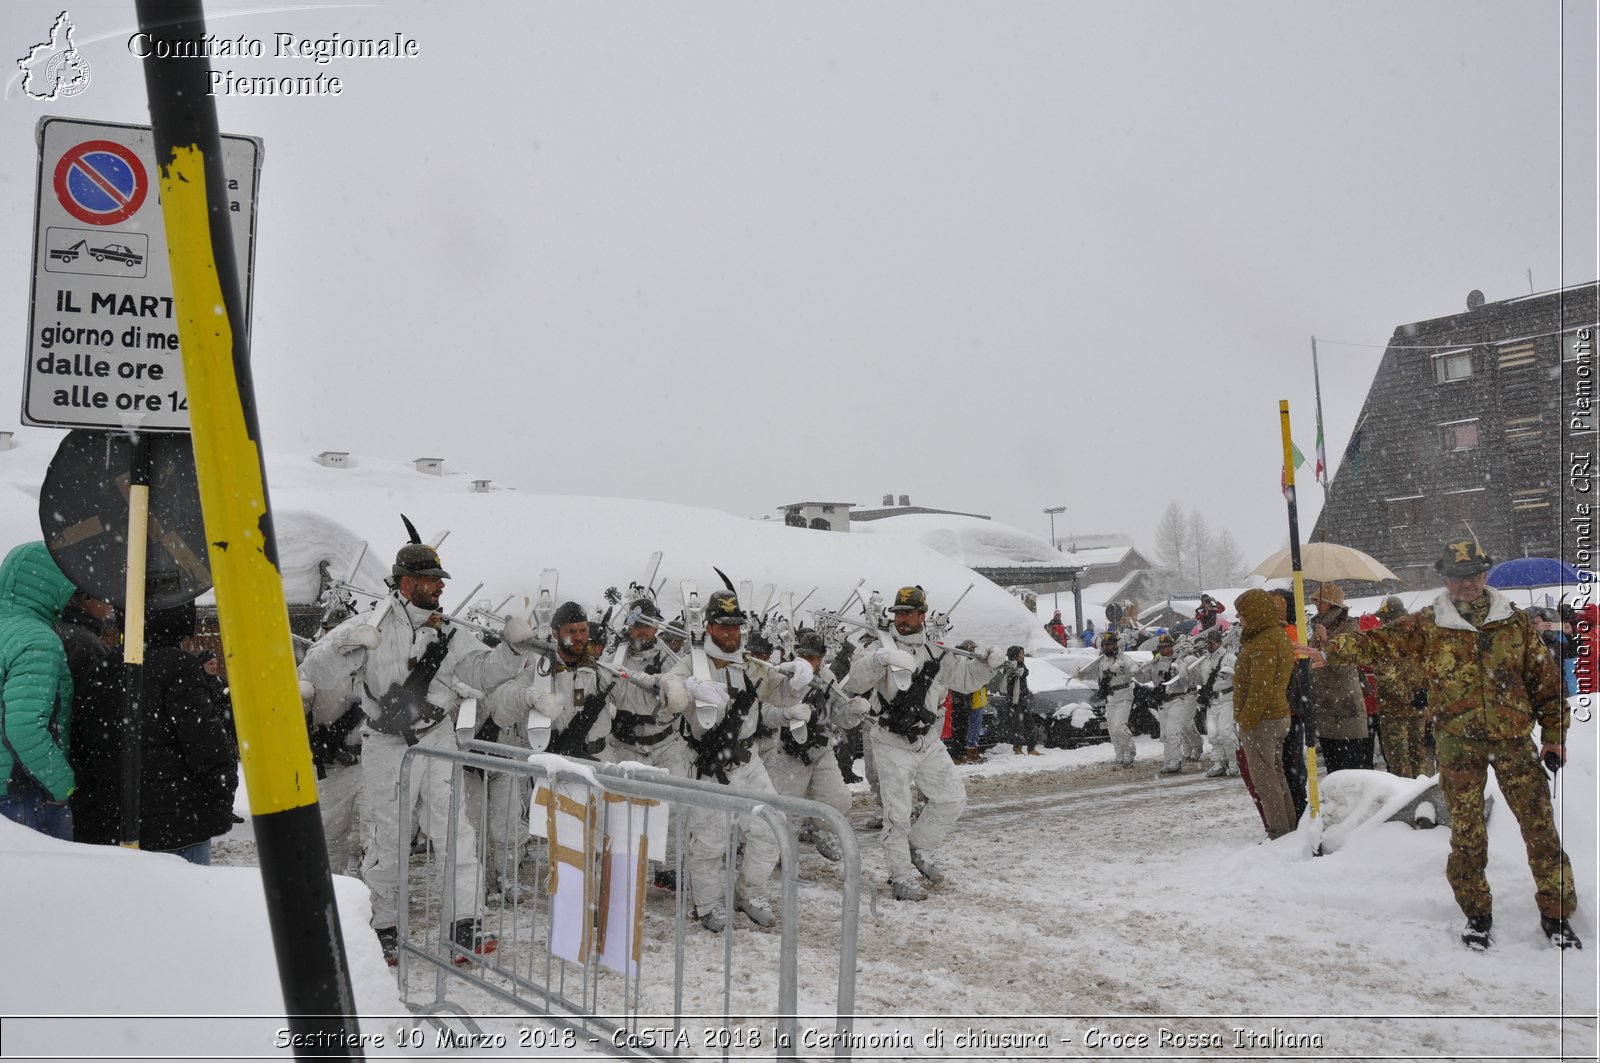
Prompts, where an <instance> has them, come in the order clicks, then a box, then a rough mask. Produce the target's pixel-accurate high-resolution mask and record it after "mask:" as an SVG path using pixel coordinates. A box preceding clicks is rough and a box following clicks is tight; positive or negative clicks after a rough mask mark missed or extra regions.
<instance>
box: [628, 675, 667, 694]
mask: <svg viewBox="0 0 1600 1063" xmlns="http://www.w3.org/2000/svg"><path fill="white" fill-rule="evenodd" d="M625 682H632V683H634V684H637V685H638V686H639V688H640V689H642V690H650V691H658V690H660V689H661V677H660V676H658V675H645V674H644V673H643V672H629V673H628V678H627V680H625Z"/></svg>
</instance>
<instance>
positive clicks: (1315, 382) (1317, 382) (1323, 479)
mask: <svg viewBox="0 0 1600 1063" xmlns="http://www.w3.org/2000/svg"><path fill="white" fill-rule="evenodd" d="M1311 384H1312V387H1313V388H1315V389H1316V396H1317V467H1316V468H1315V469H1314V470H1312V477H1313V478H1314V479H1315V480H1316V481H1317V482H1318V483H1320V484H1322V531H1321V533H1320V534H1321V536H1322V541H1323V542H1327V541H1328V448H1327V445H1326V444H1325V443H1324V442H1323V436H1322V374H1321V372H1319V371H1318V369H1317V338H1316V337H1315V336H1312V337H1311Z"/></svg>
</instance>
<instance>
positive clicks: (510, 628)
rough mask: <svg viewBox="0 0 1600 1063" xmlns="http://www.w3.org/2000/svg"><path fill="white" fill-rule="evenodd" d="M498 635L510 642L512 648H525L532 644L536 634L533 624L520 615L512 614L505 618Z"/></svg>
mask: <svg viewBox="0 0 1600 1063" xmlns="http://www.w3.org/2000/svg"><path fill="white" fill-rule="evenodd" d="M500 637H501V638H502V639H504V640H505V641H506V642H508V643H510V644H511V646H512V648H513V649H518V650H526V649H530V648H532V646H533V643H534V642H535V641H537V638H538V636H536V635H535V634H534V633H533V626H532V625H531V624H529V623H528V622H527V621H526V620H524V619H522V617H520V616H513V617H510V618H509V619H507V620H506V622H505V624H503V625H502V626H501V628H500Z"/></svg>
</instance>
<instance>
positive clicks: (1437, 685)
mask: <svg viewBox="0 0 1600 1063" xmlns="http://www.w3.org/2000/svg"><path fill="white" fill-rule="evenodd" d="M1434 567H1435V568H1436V569H1438V571H1439V572H1440V574H1442V575H1443V576H1444V585H1445V593H1443V594H1441V595H1439V597H1438V598H1436V599H1434V602H1433V604H1432V605H1430V606H1427V607H1426V608H1424V609H1422V610H1421V611H1419V612H1417V613H1414V614H1412V615H1411V616H1408V617H1404V618H1401V619H1399V620H1396V621H1395V622H1394V623H1392V624H1390V625H1388V626H1387V627H1382V628H1378V629H1376V630H1373V631H1365V632H1351V633H1346V634H1342V635H1337V636H1335V637H1334V638H1333V639H1331V640H1329V641H1328V643H1327V647H1326V649H1325V650H1323V651H1321V652H1319V651H1316V650H1313V651H1312V654H1311V658H1312V666H1313V667H1320V666H1321V665H1323V664H1326V663H1329V662H1332V663H1335V664H1367V665H1377V664H1379V663H1382V662H1384V661H1387V660H1390V659H1392V658H1394V657H1397V656H1410V657H1412V658H1414V659H1416V660H1417V661H1419V662H1420V665H1421V669H1422V676H1423V679H1424V681H1425V682H1426V685H1427V690H1428V710H1429V712H1430V713H1431V714H1432V715H1433V719H1434V731H1433V734H1434V746H1435V750H1436V753H1437V756H1438V760H1439V786H1440V789H1441V790H1443V791H1444V799H1445V803H1446V804H1447V805H1448V807H1449V809H1450V858H1449V861H1448V862H1447V863H1446V864H1445V877H1446V878H1447V879H1449V881H1450V887H1451V889H1452V890H1454V891H1455V896H1456V903H1457V904H1459V905H1460V906H1461V911H1462V913H1463V914H1465V915H1466V917H1467V925H1466V928H1465V929H1464V930H1463V931H1462V933H1461V940H1462V941H1463V942H1464V943H1465V944H1466V945H1467V946H1468V947H1469V948H1474V949H1486V948H1488V947H1489V942H1490V925H1491V909H1492V902H1491V898H1490V895H1489V880H1488V878H1487V877H1486V876H1485V874H1484V866H1485V864H1487V862H1488V857H1489V845H1488V838H1487V835H1486V833H1485V829H1484V804H1483V788H1484V785H1485V783H1486V782H1487V780H1488V771H1489V765H1491V764H1493V765H1494V772H1495V778H1496V779H1498V780H1499V783H1500V792H1501V793H1502V794H1503V795H1504V796H1505V800H1506V804H1507V805H1509V806H1510V807H1511V811H1512V813H1513V814H1514V815H1515V816H1516V817H1517V823H1518V824H1519V825H1520V826H1521V828H1522V837H1523V840H1524V842H1525V843H1526V845H1527V849H1528V866H1529V868H1530V869H1531V870H1532V872H1533V881H1534V894H1535V899H1536V901H1537V902H1538V906H1539V914H1540V917H1541V923H1542V925H1543V928H1544V932H1545V934H1546V936H1547V937H1549V939H1550V941H1551V943H1552V944H1554V945H1556V946H1557V947H1559V948H1573V947H1577V948H1581V947H1582V945H1581V943H1580V942H1579V941H1578V938H1577V936H1576V935H1575V934H1573V932H1572V926H1571V924H1570V923H1569V922H1568V919H1569V917H1570V916H1571V915H1572V913H1573V912H1574V911H1575V910H1576V909H1577V906H1578V897H1577V892H1576V891H1575V890H1574V888H1573V883H1572V864H1571V863H1570V862H1569V861H1568V859H1567V854H1566V853H1565V852H1564V851H1563V850H1562V848H1561V838H1560V836H1559V835H1558V834H1557V833H1556V824H1555V816H1554V814H1553V812H1552V809H1551V804H1550V793H1549V791H1548V790H1547V789H1546V779H1545V774H1544V772H1543V771H1542V770H1541V769H1540V759H1541V758H1547V757H1553V762H1554V763H1558V764H1564V763H1566V759H1567V750H1566V744H1565V743H1566V734H1567V723H1568V708H1567V703H1566V699H1565V698H1564V697H1563V696H1562V688H1561V672H1560V670H1559V669H1558V668H1557V667H1556V663H1555V660H1554V659H1553V658H1552V657H1551V656H1550V654H1549V653H1548V652H1546V651H1545V648H1544V646H1543V644H1542V643H1541V642H1540V641H1539V636H1538V634H1537V633H1535V631H1534V630H1533V624H1532V622H1531V621H1530V620H1529V619H1528V615H1527V614H1526V613H1523V612H1521V611H1519V610H1517V609H1515V608H1513V607H1512V605H1511V602H1510V601H1509V600H1508V599H1507V598H1506V597H1505V595H1503V594H1501V593H1500V592H1499V591H1496V590H1493V589H1492V588H1489V587H1488V586H1487V575H1488V571H1489V558H1488V557H1487V556H1486V555H1485V554H1484V552H1483V550H1482V549H1481V548H1480V547H1479V546H1478V545H1477V544H1476V543H1475V542H1473V541H1472V540H1470V539H1469V540H1463V541H1458V542H1452V543H1447V544H1446V545H1445V548H1444V552H1443V556H1441V557H1440V559H1439V561H1438V562H1436V563H1435V565H1434ZM1535 723H1538V725H1539V732H1540V733H1539V741H1540V745H1539V746H1538V749H1537V751H1535V748H1534V745H1533V743H1532V742H1531V741H1530V740H1529V739H1530V737H1531V735H1532V733H1533V725H1534V724H1535Z"/></svg>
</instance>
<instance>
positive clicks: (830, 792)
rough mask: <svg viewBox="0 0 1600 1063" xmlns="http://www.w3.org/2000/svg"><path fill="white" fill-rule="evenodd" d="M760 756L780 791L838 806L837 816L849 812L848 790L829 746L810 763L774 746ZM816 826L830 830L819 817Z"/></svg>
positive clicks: (819, 752) (773, 783)
mask: <svg viewBox="0 0 1600 1063" xmlns="http://www.w3.org/2000/svg"><path fill="white" fill-rule="evenodd" d="M763 759H764V760H765V761H766V764H767V777H768V778H770V779H771V780H772V786H773V788H774V789H776V790H777V791H778V792H779V793H780V794H783V795H784V796H785V797H804V798H808V799H810V800H812V801H821V802H822V803H823V804H825V805H832V806H833V807H834V808H836V809H838V810H839V813H840V815H845V816H848V815H849V814H850V803H851V799H850V790H849V789H848V788H847V787H846V786H845V784H844V775H843V774H842V773H841V772H840V771H839V758H838V757H836V756H834V755H833V747H832V746H829V747H828V748H826V749H821V750H818V751H817V753H816V754H815V756H814V757H813V758H812V760H811V763H810V764H807V763H805V762H804V761H802V760H800V759H799V758H798V757H791V756H790V755H789V754H787V753H785V752H784V751H783V750H782V749H781V748H777V749H773V750H772V751H770V752H769V753H767V755H766V757H765V758H763ZM817 826H818V827H821V828H823V829H825V830H827V831H828V832H829V833H832V828H831V827H828V826H827V825H826V824H825V823H824V822H822V821H821V820H818V821H817Z"/></svg>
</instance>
